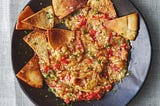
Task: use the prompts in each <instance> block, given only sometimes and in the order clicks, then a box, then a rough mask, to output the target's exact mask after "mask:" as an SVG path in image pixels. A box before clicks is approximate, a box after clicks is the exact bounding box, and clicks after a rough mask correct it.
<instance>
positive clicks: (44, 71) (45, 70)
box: [43, 66, 53, 73]
mask: <svg viewBox="0 0 160 106" xmlns="http://www.w3.org/2000/svg"><path fill="white" fill-rule="evenodd" d="M49 70H53V69H52V68H51V67H49V66H47V67H46V68H45V69H44V70H43V73H47V72H48V71H49Z"/></svg>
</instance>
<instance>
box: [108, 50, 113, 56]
mask: <svg viewBox="0 0 160 106" xmlns="http://www.w3.org/2000/svg"><path fill="white" fill-rule="evenodd" d="M107 56H108V57H111V56H113V51H112V50H111V49H108V50H107Z"/></svg>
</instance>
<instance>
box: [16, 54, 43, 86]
mask: <svg viewBox="0 0 160 106" xmlns="http://www.w3.org/2000/svg"><path fill="white" fill-rule="evenodd" d="M16 76H17V77H18V78H19V79H21V80H22V81H24V82H25V83H27V84H28V85H30V86H32V87H34V88H42V86H43V78H42V74H41V72H40V68H39V64H38V57H37V56H36V55H34V56H33V57H32V58H31V60H30V61H29V62H28V63H27V64H26V65H25V66H24V67H23V68H22V69H21V70H20V71H19V72H18V73H17V74H16Z"/></svg>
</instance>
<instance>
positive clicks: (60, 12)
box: [52, 0, 87, 19]
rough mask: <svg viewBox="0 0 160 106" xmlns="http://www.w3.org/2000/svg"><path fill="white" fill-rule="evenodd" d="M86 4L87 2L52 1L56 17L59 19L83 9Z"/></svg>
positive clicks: (81, 0) (73, 0)
mask: <svg viewBox="0 0 160 106" xmlns="http://www.w3.org/2000/svg"><path fill="white" fill-rule="evenodd" d="M86 3H87V0H52V4H53V8H54V11H55V15H56V16H58V18H59V19H61V18H63V17H65V16H67V15H69V14H70V13H72V12H73V11H75V10H77V9H79V8H81V7H83V6H84V5H85V4H86Z"/></svg>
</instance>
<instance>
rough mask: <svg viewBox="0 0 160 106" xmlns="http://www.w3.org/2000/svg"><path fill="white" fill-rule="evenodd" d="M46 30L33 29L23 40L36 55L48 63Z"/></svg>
mask: <svg viewBox="0 0 160 106" xmlns="http://www.w3.org/2000/svg"><path fill="white" fill-rule="evenodd" d="M45 33H46V31H43V30H35V31H32V32H31V33H30V34H28V35H26V36H25V37H24V38H23V40H24V41H25V42H26V43H27V44H28V45H29V46H30V47H31V48H32V49H33V50H34V52H36V54H37V55H38V57H39V58H40V59H42V60H43V61H44V62H46V63H47V64H49V56H48V50H47V46H48V43H47V38H46V35H45Z"/></svg>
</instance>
